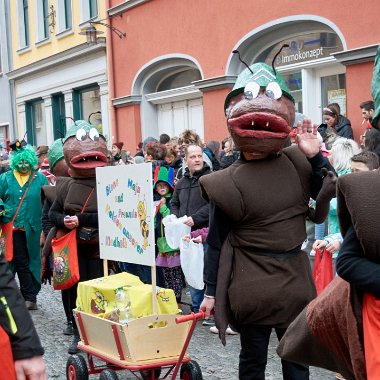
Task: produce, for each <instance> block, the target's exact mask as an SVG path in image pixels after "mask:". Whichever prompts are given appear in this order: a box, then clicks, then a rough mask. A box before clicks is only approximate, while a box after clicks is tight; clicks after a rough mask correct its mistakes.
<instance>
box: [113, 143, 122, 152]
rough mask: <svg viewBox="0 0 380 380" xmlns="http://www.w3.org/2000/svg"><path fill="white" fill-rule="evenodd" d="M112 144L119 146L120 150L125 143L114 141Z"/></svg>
mask: <svg viewBox="0 0 380 380" xmlns="http://www.w3.org/2000/svg"><path fill="white" fill-rule="evenodd" d="M112 145H115V146H117V147H118V149H119V150H122V149H123V145H124V143H123V142H121V141H120V142H115V143H112Z"/></svg>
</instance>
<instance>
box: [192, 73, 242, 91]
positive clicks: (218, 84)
mask: <svg viewBox="0 0 380 380" xmlns="http://www.w3.org/2000/svg"><path fill="white" fill-rule="evenodd" d="M236 78H237V76H236V75H223V76H220V77H214V78H208V79H201V80H197V81H194V82H192V84H193V85H194V86H195V87H196V88H197V89H198V90H200V91H202V92H205V91H212V90H217V89H220V88H231V87H233V86H234V84H235V82H236Z"/></svg>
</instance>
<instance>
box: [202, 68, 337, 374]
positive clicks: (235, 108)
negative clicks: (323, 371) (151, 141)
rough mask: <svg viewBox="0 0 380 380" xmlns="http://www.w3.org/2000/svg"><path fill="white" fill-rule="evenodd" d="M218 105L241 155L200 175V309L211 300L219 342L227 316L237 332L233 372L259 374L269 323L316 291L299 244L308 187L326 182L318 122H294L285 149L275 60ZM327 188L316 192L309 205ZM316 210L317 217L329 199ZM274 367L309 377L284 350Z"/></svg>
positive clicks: (285, 94) (286, 117) (284, 111)
mask: <svg viewBox="0 0 380 380" xmlns="http://www.w3.org/2000/svg"><path fill="white" fill-rule="evenodd" d="M225 112H226V115H227V126H228V129H229V132H230V134H231V137H232V139H233V141H234V143H235V146H236V148H237V149H238V150H240V152H241V158H240V159H239V160H237V161H236V162H234V163H233V164H232V165H231V166H229V167H228V168H227V169H224V170H222V171H218V172H216V173H212V174H210V175H208V176H204V177H202V178H201V179H200V184H201V190H202V192H203V196H204V197H205V198H206V199H207V200H208V201H209V202H210V229H209V235H208V238H207V242H208V244H209V248H208V251H207V253H206V255H205V269H204V282H205V284H206V289H205V298H204V300H203V303H202V305H201V309H203V310H205V311H206V316H208V315H209V314H210V313H211V311H212V309H215V323H216V326H217V328H218V329H219V335H220V338H221V340H222V343H223V344H225V331H226V328H227V326H228V324H229V325H230V326H231V328H232V329H233V330H236V331H239V332H240V339H241V352H240V362H239V379H244V380H245V379H250V380H264V378H265V367H266V362H267V352H268V344H269V338H270V334H271V331H272V328H274V329H275V331H276V334H277V336H278V338H279V339H280V338H281V337H282V335H283V334H284V333H285V331H286V328H287V327H288V326H289V324H290V323H291V322H292V320H293V319H294V318H295V317H296V316H297V315H298V314H299V312H300V311H301V310H302V309H303V308H304V307H305V305H306V304H307V303H308V302H309V301H310V300H311V299H313V298H314V297H315V287H314V283H313V279H312V275H311V270H310V264H309V261H308V257H307V255H306V253H305V252H303V251H301V245H302V243H303V241H304V240H305V238H306V228H305V218H306V216H307V215H308V213H309V210H308V202H309V199H310V196H312V197H316V195H317V194H318V191H319V190H320V189H321V187H322V183H323V182H326V183H327V182H329V181H323V174H322V168H323V167H325V168H328V169H329V170H333V169H332V168H331V166H330V165H329V163H328V161H327V160H326V159H325V158H324V157H322V155H321V153H320V152H319V143H318V138H317V131H316V129H317V126H316V125H312V124H311V122H310V120H308V119H304V121H303V122H302V123H299V124H298V146H297V145H295V146H291V147H288V148H285V149H283V148H284V144H285V142H286V139H287V137H288V134H289V132H290V131H291V126H292V125H293V121H294V112H295V108H294V100H293V98H292V96H291V95H290V93H289V90H288V89H287V87H286V85H285V82H284V81H283V79H282V77H281V75H280V74H278V73H276V71H275V70H274V68H271V67H269V66H267V65H265V64H261V63H259V64H254V65H252V66H250V67H248V66H247V69H245V70H244V71H243V72H242V73H241V74H240V75H239V77H238V78H237V82H236V84H235V87H234V89H233V90H232V91H231V92H230V93H229V94H228V95H227V98H226V101H225ZM305 156H306V157H305ZM332 176H333V173H332V172H330V173H329V174H328V178H332ZM331 182H333V181H331ZM324 188H325V186H324ZM326 190H327V188H326ZM334 190H335V186H331V187H330V191H326V194H325V192H324V191H323V192H322V191H321V192H320V196H319V197H318V199H317V208H319V207H320V206H321V204H323V203H324V202H326V201H327V199H330V198H331V196H332V194H333V193H334ZM328 193H329V194H328ZM322 194H323V196H322ZM325 195H326V196H325ZM320 210H324V211H323V212H322V213H321V215H314V217H315V221H316V222H320V221H323V220H324V217H325V216H326V215H327V214H325V215H322V214H324V213H326V211H327V210H328V208H327V207H326V205H325V204H324V206H323V207H322V206H321V208H320ZM282 369H283V377H284V379H287V380H299V379H302V380H303V379H308V378H309V369H308V367H304V366H302V365H297V364H294V363H290V362H287V361H285V360H283V361H282Z"/></svg>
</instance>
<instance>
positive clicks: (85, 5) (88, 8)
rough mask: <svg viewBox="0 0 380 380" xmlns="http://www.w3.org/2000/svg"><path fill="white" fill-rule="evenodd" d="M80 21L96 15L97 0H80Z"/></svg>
mask: <svg viewBox="0 0 380 380" xmlns="http://www.w3.org/2000/svg"><path fill="white" fill-rule="evenodd" d="M80 4H81V21H82V22H84V21H87V20H90V19H92V18H95V17H97V16H98V0H81V3H80Z"/></svg>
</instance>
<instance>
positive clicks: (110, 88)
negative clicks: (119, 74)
mask: <svg viewBox="0 0 380 380" xmlns="http://www.w3.org/2000/svg"><path fill="white" fill-rule="evenodd" d="M105 6H106V12H107V19H108V20H107V21H108V23H109V24H110V25H111V22H112V21H111V19H109V16H108V10H109V8H110V0H106V4H105ZM105 29H106V52H107V72H108V91H109V114H110V126H111V136H110V142H111V144H112V143H113V142H115V141H119V135H118V130H117V126H116V110H115V107H114V106H113V104H112V99H114V98H115V82H114V81H115V74H114V66H113V42H112V30H111V29H110V28H105ZM112 137H113V138H112Z"/></svg>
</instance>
